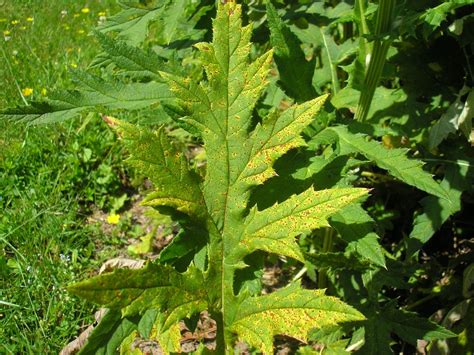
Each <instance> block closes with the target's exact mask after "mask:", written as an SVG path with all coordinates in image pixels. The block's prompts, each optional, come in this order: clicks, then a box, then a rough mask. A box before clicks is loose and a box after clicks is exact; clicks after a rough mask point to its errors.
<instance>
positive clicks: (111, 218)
mask: <svg viewBox="0 0 474 355" xmlns="http://www.w3.org/2000/svg"><path fill="white" fill-rule="evenodd" d="M119 221H120V215H119V214H116V213H111V214H109V215H108V216H107V223H109V224H118V223H119Z"/></svg>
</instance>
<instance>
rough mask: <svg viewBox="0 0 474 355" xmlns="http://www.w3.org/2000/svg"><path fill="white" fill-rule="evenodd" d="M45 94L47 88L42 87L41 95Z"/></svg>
mask: <svg viewBox="0 0 474 355" xmlns="http://www.w3.org/2000/svg"><path fill="white" fill-rule="evenodd" d="M46 94H48V90H46V88H42V89H41V95H43V96H46Z"/></svg>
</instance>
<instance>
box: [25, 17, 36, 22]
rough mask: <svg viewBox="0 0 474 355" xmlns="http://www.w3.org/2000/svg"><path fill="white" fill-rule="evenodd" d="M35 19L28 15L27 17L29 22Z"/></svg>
mask: <svg viewBox="0 0 474 355" xmlns="http://www.w3.org/2000/svg"><path fill="white" fill-rule="evenodd" d="M33 20H34V19H33V17H28V18H27V19H26V21H28V22H33Z"/></svg>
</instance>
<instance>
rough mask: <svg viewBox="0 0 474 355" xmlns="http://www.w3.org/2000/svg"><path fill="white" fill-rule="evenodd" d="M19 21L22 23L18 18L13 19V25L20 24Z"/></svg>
mask: <svg viewBox="0 0 474 355" xmlns="http://www.w3.org/2000/svg"><path fill="white" fill-rule="evenodd" d="M19 23H20V21H18V20H13V21H12V22H11V24H12V25H18V24H19Z"/></svg>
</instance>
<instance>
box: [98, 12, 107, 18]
mask: <svg viewBox="0 0 474 355" xmlns="http://www.w3.org/2000/svg"><path fill="white" fill-rule="evenodd" d="M97 16H99V17H100V16H105V11H101V12H99V13H98V14H97Z"/></svg>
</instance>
